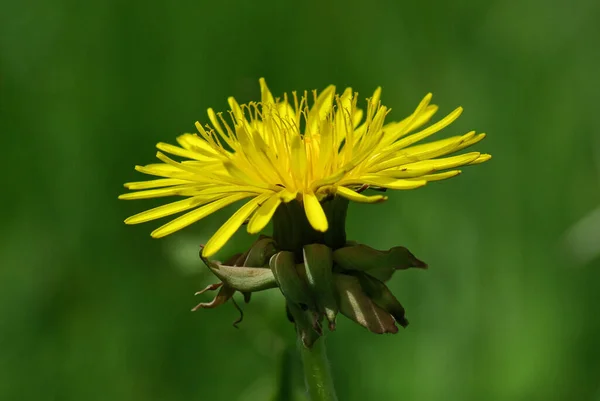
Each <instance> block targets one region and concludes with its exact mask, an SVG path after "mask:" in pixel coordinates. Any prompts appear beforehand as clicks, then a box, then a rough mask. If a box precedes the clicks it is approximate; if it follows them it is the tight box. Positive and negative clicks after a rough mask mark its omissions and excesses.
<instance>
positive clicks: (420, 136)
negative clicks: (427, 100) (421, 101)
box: [386, 107, 463, 152]
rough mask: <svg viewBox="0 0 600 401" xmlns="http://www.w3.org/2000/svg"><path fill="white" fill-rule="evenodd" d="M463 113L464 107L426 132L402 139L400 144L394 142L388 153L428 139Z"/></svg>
mask: <svg viewBox="0 0 600 401" xmlns="http://www.w3.org/2000/svg"><path fill="white" fill-rule="evenodd" d="M462 111H463V109H462V107H458V108H457V109H455V110H454V111H453V112H451V113H450V114H448V115H447V116H446V117H444V118H442V119H441V120H440V121H438V122H436V123H435V124H432V125H430V126H429V127H427V128H425V129H424V130H422V131H419V132H417V133H416V134H412V135H410V136H407V137H406V138H403V139H400V140H399V141H398V142H394V143H393V144H392V145H390V146H389V147H388V148H387V149H386V152H390V151H391V152H395V151H398V150H400V149H403V148H405V147H407V146H410V145H412V144H414V143H416V142H419V141H421V140H423V139H425V138H427V137H428V136H430V135H433V134H435V133H436V132H438V131H441V130H442V129H444V128H446V127H447V126H448V125H450V124H452V123H453V122H454V121H455V120H456V119H457V118H458V117H459V116H460V115H461V113H462Z"/></svg>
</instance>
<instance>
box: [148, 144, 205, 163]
mask: <svg viewBox="0 0 600 401" xmlns="http://www.w3.org/2000/svg"><path fill="white" fill-rule="evenodd" d="M156 147H157V148H158V149H160V150H162V151H163V152H166V153H170V154H172V155H175V156H181V157H187V158H188V159H192V160H198V161H207V162H210V161H213V160H214V158H213V157H206V156H204V155H201V154H199V153H196V152H194V151H192V150H187V149H182V148H180V147H177V146H174V145H171V144H168V143H164V142H159V143H157V144H156Z"/></svg>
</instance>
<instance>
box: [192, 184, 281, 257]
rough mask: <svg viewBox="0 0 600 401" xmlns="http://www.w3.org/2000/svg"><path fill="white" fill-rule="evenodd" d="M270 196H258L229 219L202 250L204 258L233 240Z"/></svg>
mask: <svg viewBox="0 0 600 401" xmlns="http://www.w3.org/2000/svg"><path fill="white" fill-rule="evenodd" d="M269 196H270V194H263V195H260V196H257V197H256V198H254V199H252V200H251V201H249V202H248V203H246V204H245V205H244V206H242V207H241V208H239V209H238V211H237V212H235V213H234V214H233V215H232V216H231V217H230V218H229V220H227V221H226V222H225V224H223V225H222V226H221V228H219V229H218V230H217V232H216V233H215V234H214V235H213V236H212V237H211V238H210V239H209V240H208V242H207V243H206V246H205V247H204V249H203V250H202V256H204V257H205V258H208V257H210V256H212V255H214V254H215V253H217V252H218V251H219V249H221V248H222V247H223V245H225V243H226V242H227V241H228V240H229V238H231V236H232V235H233V234H234V233H235V232H236V231H237V229H238V228H240V226H241V225H242V224H243V223H244V221H246V219H247V218H248V216H250V215H251V214H252V212H254V210H256V208H257V207H258V205H259V204H260V202H263V201H264V200H265V199H267V197H269Z"/></svg>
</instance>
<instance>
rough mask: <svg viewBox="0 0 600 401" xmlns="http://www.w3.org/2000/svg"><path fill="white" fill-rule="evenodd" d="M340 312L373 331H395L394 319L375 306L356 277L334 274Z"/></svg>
mask: <svg viewBox="0 0 600 401" xmlns="http://www.w3.org/2000/svg"><path fill="white" fill-rule="evenodd" d="M333 281H334V283H335V286H336V289H337V293H338V299H339V307H340V312H341V313H342V314H343V315H344V316H346V317H348V318H350V319H352V320H354V321H355V322H356V323H358V324H360V325H361V326H363V327H366V328H367V329H369V330H370V331H372V332H373V333H377V334H383V333H397V332H398V327H396V324H395V322H396V321H395V320H394V318H393V317H392V315H390V314H389V313H388V312H386V311H385V310H383V309H382V308H380V307H379V306H377V304H375V303H374V302H373V301H372V300H371V299H370V298H369V297H368V296H367V294H365V292H364V291H363V289H362V287H361V285H360V281H359V280H358V278H356V277H353V276H349V275H345V274H334V275H333Z"/></svg>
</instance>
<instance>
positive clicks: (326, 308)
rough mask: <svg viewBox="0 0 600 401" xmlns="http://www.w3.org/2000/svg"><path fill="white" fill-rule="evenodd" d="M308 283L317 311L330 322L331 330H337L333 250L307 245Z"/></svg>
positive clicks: (305, 253)
mask: <svg viewBox="0 0 600 401" xmlns="http://www.w3.org/2000/svg"><path fill="white" fill-rule="evenodd" d="M303 256H304V264H303V265H300V268H304V271H305V274H306V282H307V284H308V287H309V288H310V290H311V291H312V294H313V297H314V298H315V301H316V304H317V310H318V311H319V312H320V313H323V314H324V315H325V317H326V318H327V321H328V322H329V329H330V330H334V329H335V317H336V315H337V313H338V305H337V301H336V299H335V295H334V288H333V257H332V252H331V248H329V247H328V246H326V245H323V244H310V245H305V246H304V249H303Z"/></svg>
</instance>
